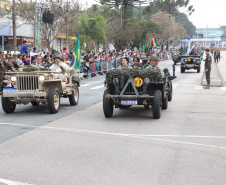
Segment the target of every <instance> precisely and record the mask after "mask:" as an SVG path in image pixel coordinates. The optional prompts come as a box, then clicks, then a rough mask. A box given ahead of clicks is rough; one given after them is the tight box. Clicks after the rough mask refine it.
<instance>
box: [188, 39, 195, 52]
mask: <svg viewBox="0 0 226 185" xmlns="http://www.w3.org/2000/svg"><path fill="white" fill-rule="evenodd" d="M190 48H191V49H190V51H189V55H194V53H195V52H194V50H195V45H194V42H192V43H191V46H190Z"/></svg>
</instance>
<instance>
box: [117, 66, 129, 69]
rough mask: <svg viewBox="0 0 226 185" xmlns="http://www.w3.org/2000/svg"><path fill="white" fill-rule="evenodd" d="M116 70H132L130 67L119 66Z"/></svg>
mask: <svg viewBox="0 0 226 185" xmlns="http://www.w3.org/2000/svg"><path fill="white" fill-rule="evenodd" d="M117 69H132V67H131V66H126V67H124V66H119V67H118V68H117Z"/></svg>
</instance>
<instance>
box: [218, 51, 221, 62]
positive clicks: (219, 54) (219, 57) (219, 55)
mask: <svg viewBox="0 0 226 185" xmlns="http://www.w3.org/2000/svg"><path fill="white" fill-rule="evenodd" d="M220 59H221V52H220V50H219V49H218V51H217V60H218V62H219V61H220Z"/></svg>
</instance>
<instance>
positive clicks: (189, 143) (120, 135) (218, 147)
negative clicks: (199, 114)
mask: <svg viewBox="0 0 226 185" xmlns="http://www.w3.org/2000/svg"><path fill="white" fill-rule="evenodd" d="M0 125H11V126H18V127H28V128H39V129H47V130H62V131H69V132H80V133H89V134H100V135H108V136H109V135H111V136H118V137H130V138H141V139H148V140H155V141H164V142H171V143H178V144H187V145H194V146H202V147H208V148H215V149H222V150H226V147H220V146H213V145H205V144H200V143H192V142H183V141H175V140H168V139H158V138H152V137H171V138H212V139H226V136H195V135H141V134H124V133H111V132H100V131H92V130H79V129H69V128H57V127H47V126H42V127H38V126H32V125H24V124H14V123H0Z"/></svg>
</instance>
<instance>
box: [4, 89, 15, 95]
mask: <svg viewBox="0 0 226 185" xmlns="http://www.w3.org/2000/svg"><path fill="white" fill-rule="evenodd" d="M9 93H18V89H17V88H3V94H9Z"/></svg>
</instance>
